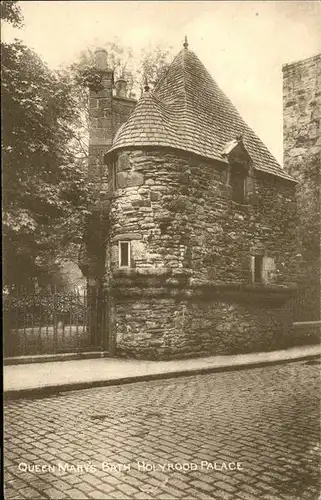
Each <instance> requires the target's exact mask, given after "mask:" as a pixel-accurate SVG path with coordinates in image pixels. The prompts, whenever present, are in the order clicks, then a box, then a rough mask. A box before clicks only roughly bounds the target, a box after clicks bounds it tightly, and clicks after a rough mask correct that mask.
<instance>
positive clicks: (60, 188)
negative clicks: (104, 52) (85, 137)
mask: <svg viewBox="0 0 321 500" xmlns="http://www.w3.org/2000/svg"><path fill="white" fill-rule="evenodd" d="M1 15H3V16H4V17H3V20H5V21H9V22H14V23H18V22H19V19H21V17H19V16H20V14H19V8H18V6H17V5H15V3H13V2H12V3H11V2H3V3H1ZM1 53H2V113H3V127H2V142H3V153H2V155H3V156H2V161H3V250H4V284H6V285H12V284H24V285H27V284H30V283H31V282H32V280H33V278H34V279H38V280H40V281H41V279H42V280H45V278H46V277H48V276H49V275H50V273H51V272H52V268H54V267H55V266H56V260H57V258H59V256H61V255H62V254H64V253H65V252H66V250H69V251H70V250H71V249H72V245H76V244H77V242H78V241H80V239H81V234H82V226H83V218H84V216H85V215H86V213H87V212H88V209H87V207H88V203H89V200H90V185H89V184H88V183H87V180H86V176H85V172H84V168H83V166H82V165H81V164H79V163H77V161H75V157H74V155H73V154H72V150H71V149H70V144H71V142H72V140H73V138H74V125H75V123H76V122H77V120H78V119H79V111H78V109H77V100H76V99H75V89H74V87H73V86H72V85H71V82H70V80H69V79H68V78H66V77H65V75H64V74H63V73H58V72H54V71H51V70H50V69H49V68H48V67H47V66H46V65H45V64H44V63H43V62H42V60H41V59H40V58H39V57H38V56H37V54H35V53H34V52H33V51H32V50H30V49H28V47H26V46H25V45H24V44H23V43H22V42H20V41H19V40H14V42H13V43H10V44H8V43H1Z"/></svg>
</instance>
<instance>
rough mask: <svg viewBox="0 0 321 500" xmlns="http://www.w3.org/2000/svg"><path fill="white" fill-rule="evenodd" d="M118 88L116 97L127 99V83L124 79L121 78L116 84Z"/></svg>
mask: <svg viewBox="0 0 321 500" xmlns="http://www.w3.org/2000/svg"><path fill="white" fill-rule="evenodd" d="M115 87H116V96H117V97H124V98H126V97H127V81H126V80H124V79H123V78H120V79H119V80H117V82H116V83H115Z"/></svg>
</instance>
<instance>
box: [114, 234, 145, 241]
mask: <svg viewBox="0 0 321 500" xmlns="http://www.w3.org/2000/svg"><path fill="white" fill-rule="evenodd" d="M142 237H143V236H142V234H141V233H135V232H133V233H123V234H118V235H117V236H114V237H113V238H112V240H111V241H112V242H115V241H121V240H141V239H142Z"/></svg>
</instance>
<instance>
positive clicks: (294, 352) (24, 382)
mask: <svg viewBox="0 0 321 500" xmlns="http://www.w3.org/2000/svg"><path fill="white" fill-rule="evenodd" d="M320 355H321V346H320V345H312V346H304V347H294V348H289V349H284V350H279V351H271V352H260V353H250V354H236V355H230V356H209V357H201V358H195V359H183V360H175V361H144V360H132V359H119V358H100V359H84V360H72V361H57V362H47V363H30V364H21V365H9V366H4V376H3V379H4V393H5V399H15V398H21V397H28V396H29V397H32V396H41V395H43V394H49V393H56V392H60V391H68V390H75V389H85V388H88V387H100V386H108V385H119V384H124V383H130V382H137V381H143V380H154V379H158V378H172V377H178V376H184V375H195V374H197V373H206V372H214V371H226V370H237V369H242V368H243V369H244V368H247V367H253V366H264V365H267V364H275V363H284V362H291V361H295V360H298V359H309V358H313V357H318V356H320Z"/></svg>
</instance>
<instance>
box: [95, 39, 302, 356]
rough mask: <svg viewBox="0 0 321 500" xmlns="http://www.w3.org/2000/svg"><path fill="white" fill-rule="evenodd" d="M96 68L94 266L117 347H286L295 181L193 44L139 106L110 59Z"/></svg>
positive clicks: (125, 351)
mask: <svg viewBox="0 0 321 500" xmlns="http://www.w3.org/2000/svg"><path fill="white" fill-rule="evenodd" d="M99 57H100V59H99V60H98V62H101V57H102V55H101V53H100V54H99ZM97 67H99V64H97ZM100 69H101V72H102V82H103V83H104V82H106V84H105V87H106V88H105V90H102V91H101V93H100V94H99V93H94V92H93V91H92V92H91V95H92V98H91V108H90V113H91V117H92V125H91V126H92V129H91V137H92V138H95V137H96V138H97V137H98V138H99V144H98V143H97V144H95V149H91V157H95V158H96V157H97V158H96V160H95V161H94V162H92V163H91V167H90V168H91V175H92V178H93V179H94V180H95V181H96V182H97V185H98V186H100V193H99V194H98V190H97V207H100V209H101V212H100V216H99V217H100V226H99V224H97V221H96V223H95V224H94V222H92V223H91V225H90V224H89V233H90V234H91V238H92V241H95V244H91V246H90V245H87V262H89V264H88V266H87V275H88V277H89V280H91V282H94V281H95V280H96V281H97V280H99V281H100V282H101V283H102V287H103V288H104V289H105V290H106V293H107V294H108V306H107V309H108V310H107V311H106V312H107V317H108V322H107V326H106V331H105V332H104V334H105V336H106V338H107V339H108V340H107V342H108V349H109V351H110V352H112V353H114V354H116V355H120V356H129V357H137V358H144V359H170V358H172V359H173V358H181V357H191V356H200V355H212V354H230V353H241V352H250V351H263V350H270V349H275V348H277V347H280V346H282V347H285V346H287V345H290V344H291V343H292V338H291V335H292V321H293V293H294V290H295V282H296V264H297V262H296V253H297V252H296V241H295V234H296V223H297V219H296V202H295V188H296V182H295V181H294V179H293V178H292V177H291V176H290V175H289V174H288V173H286V172H285V171H284V170H283V169H282V168H281V167H280V166H279V165H278V163H277V162H276V160H275V159H274V158H273V156H272V155H271V154H270V153H269V151H268V150H267V148H266V147H265V146H264V144H263V143H262V142H261V141H260V139H259V138H258V137H257V136H256V135H255V134H254V132H253V131H252V130H251V129H250V128H249V127H248V126H247V125H246V123H245V122H244V121H243V120H242V118H241V117H240V115H239V114H238V112H237V111H236V109H235V108H234V106H233V104H232V103H231V102H230V101H229V100H228V98H227V97H226V96H225V95H224V93H223V92H222V91H221V90H220V89H219V87H218V86H217V85H216V83H215V82H214V81H213V80H212V77H211V76H210V75H209V74H208V72H207V71H206V69H205V68H204V66H203V64H202V63H201V62H200V60H199V59H198V58H197V56H196V55H195V54H194V53H193V52H192V51H190V50H189V49H188V44H187V42H185V44H184V48H183V49H182V50H181V51H180V52H179V54H178V55H177V56H176V58H175V59H174V61H173V63H172V64H171V66H170V68H169V70H168V72H167V73H166V74H165V76H164V77H162V79H161V81H159V82H158V84H157V86H156V88H155V89H154V91H150V89H149V87H148V85H146V86H145V92H144V94H143V95H142V97H141V98H140V99H139V101H138V102H137V104H136V103H135V102H134V101H133V100H132V99H129V98H128V97H127V96H126V89H125V88H124V87H125V84H124V82H123V80H122V81H121V82H120V83H118V85H116V89H118V90H116V92H117V91H119V89H120V88H121V89H122V97H119V96H117V94H116V95H115V94H114V93H113V91H112V90H110V89H111V87H112V85H110V84H111V82H112V73H111V72H109V70H108V67H107V63H106V60H105V63H104V67H103V68H102V67H101V66H100ZM106 75H109V78H106ZM107 92H109V97H108V98H107ZM114 92H115V91H114ZM105 93H106V95H105ZM107 99H109V101H108V102H107ZM101 108H104V110H105V111H104V114H105V119H103V118H102V117H100V118H97V117H96V115H97V113H98V111H97V110H99V109H101ZM93 111H95V114H93ZM107 118H108V120H109V121H108V124H107V122H106V123H105V121H106V119H107ZM97 120H98V121H97ZM99 120H100V121H99ZM107 125H108V126H107ZM95 140H96V139H95ZM96 142H97V141H96ZM91 145H93V142H91ZM101 146H103V149H102V150H101V151H103V153H105V152H107V154H105V156H104V159H105V165H103V164H102V163H99V158H98V156H99V155H98V156H97V154H96V153H94V151H97V150H98V149H99V148H101ZM91 147H92V146H91ZM93 163H94V164H95V165H99V168H98V169H97V168H96V169H93ZM101 172H103V175H102V174H101ZM103 178H104V181H103ZM99 227H100V231H101V232H99V231H98V228H99ZM101 228H103V230H102V229H101ZM102 234H104V237H102V236H101V235H102ZM99 235H100V236H99ZM89 239H90V238H89ZM88 248H90V249H91V250H88Z"/></svg>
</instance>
